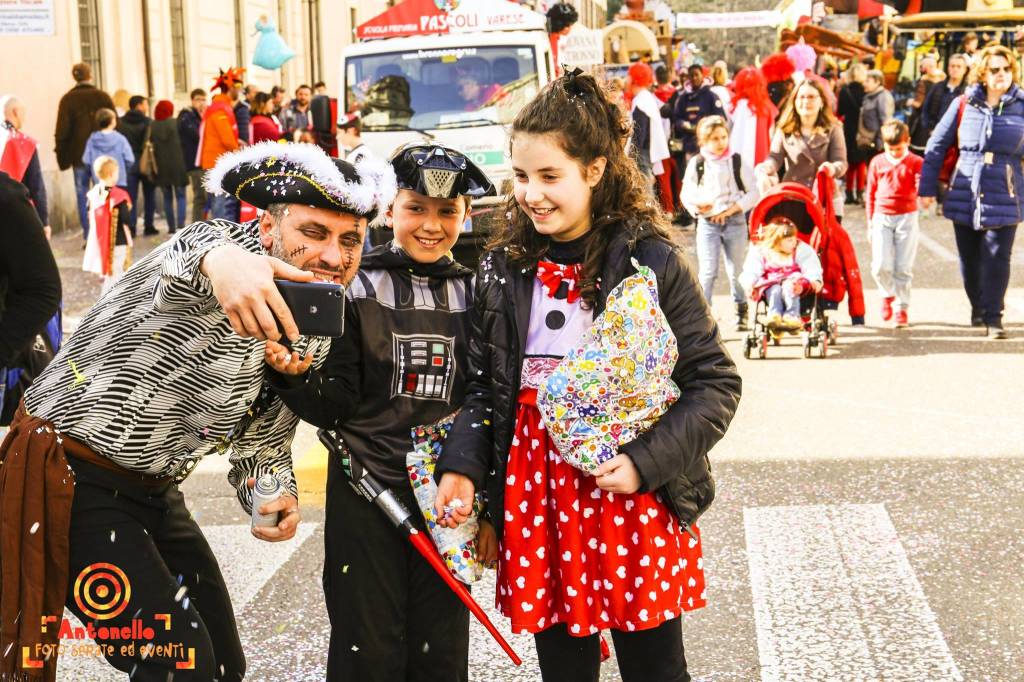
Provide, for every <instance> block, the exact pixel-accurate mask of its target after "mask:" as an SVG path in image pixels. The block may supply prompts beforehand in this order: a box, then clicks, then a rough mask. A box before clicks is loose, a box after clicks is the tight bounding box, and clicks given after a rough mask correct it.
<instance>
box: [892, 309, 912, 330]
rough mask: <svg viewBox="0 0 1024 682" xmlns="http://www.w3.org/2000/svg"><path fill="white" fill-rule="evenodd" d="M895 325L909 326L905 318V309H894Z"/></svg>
mask: <svg viewBox="0 0 1024 682" xmlns="http://www.w3.org/2000/svg"><path fill="white" fill-rule="evenodd" d="M895 326H896V327H909V326H910V322H909V321H908V320H907V311H906V310H897V311H896V325H895Z"/></svg>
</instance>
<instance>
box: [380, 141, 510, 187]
mask: <svg viewBox="0 0 1024 682" xmlns="http://www.w3.org/2000/svg"><path fill="white" fill-rule="evenodd" d="M390 161H391V166H392V167H393V168H394V169H395V176H396V177H397V178H398V188H399V189H411V190H412V191H413V192H417V193H419V194H423V195H426V196H428V197H433V198H435V199H454V198H455V197H458V196H463V195H464V196H468V197H472V198H473V199H478V198H480V197H484V196H493V195H495V194H496V193H497V192H496V191H495V189H494V185H492V184H491V181H490V180H488V179H487V176H486V175H485V174H484V172H483V171H482V170H480V168H479V166H477V165H476V164H475V163H473V162H472V161H470V160H469V159H468V158H466V156H465V155H464V154H462V153H461V152H457V151H455V150H454V149H451V148H449V147H442V146H441V145H437V144H424V143H422V142H410V143H409V144H407V145H405V146H403V147H399V148H398V150H397V151H395V153H394V154H392V155H391V159H390Z"/></svg>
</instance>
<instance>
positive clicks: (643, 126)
mask: <svg viewBox="0 0 1024 682" xmlns="http://www.w3.org/2000/svg"><path fill="white" fill-rule="evenodd" d="M653 84H654V72H653V71H652V70H651V66H650V64H645V63H644V62H636V63H635V64H633V65H632V66H631V67H629V90H630V92H631V93H632V96H633V97H632V105H631V108H630V116H631V117H632V119H633V136H632V142H633V148H634V150H635V151H634V155H635V158H636V160H637V165H639V166H640V170H641V171H643V172H644V173H645V174H646V175H648V176H650V177H651V178H652V180H653V179H654V178H656V177H657V176H659V175H664V174H665V166H664V164H663V163H662V162H663V161H664V160H665V159H667V158H668V157H669V151H668V133H667V130H666V128H667V126H666V124H665V122H664V119H663V118H662V117H661V102H659V101H658V98H657V97H655V96H654V93H653V92H651V86H652V85H653Z"/></svg>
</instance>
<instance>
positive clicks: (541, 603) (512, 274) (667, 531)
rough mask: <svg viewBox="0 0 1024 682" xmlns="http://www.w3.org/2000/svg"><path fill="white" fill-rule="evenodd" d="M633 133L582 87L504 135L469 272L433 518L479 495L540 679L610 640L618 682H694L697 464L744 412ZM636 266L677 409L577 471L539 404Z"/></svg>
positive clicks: (574, 84)
mask: <svg viewBox="0 0 1024 682" xmlns="http://www.w3.org/2000/svg"><path fill="white" fill-rule="evenodd" d="M629 135H630V127H629V123H628V119H626V117H625V116H624V115H623V113H622V110H621V109H620V108H619V107H618V106H617V105H615V104H614V103H613V102H612V101H611V100H610V99H609V98H608V97H607V95H606V94H605V92H604V91H602V90H601V88H600V87H599V86H598V84H597V83H596V82H595V81H594V79H593V78H592V77H590V76H585V75H580V74H579V73H578V72H574V73H572V74H568V75H567V76H565V77H562V78H560V79H558V80H556V81H555V82H554V83H552V84H551V85H549V86H548V87H547V88H545V89H544V90H543V91H542V92H541V93H540V95H538V96H537V97H536V98H535V99H534V100H533V101H532V102H531V103H530V104H528V105H527V106H526V107H525V108H524V109H523V110H522V111H520V113H519V114H518V116H517V117H516V119H515V121H514V122H513V124H512V135H511V143H510V145H511V156H512V166H513V170H514V173H515V179H514V191H513V193H512V196H510V197H509V200H508V204H507V206H506V210H507V213H506V220H505V224H504V226H503V229H502V230H501V231H500V233H499V234H498V235H497V237H496V239H495V241H494V243H493V244H492V245H491V249H490V250H489V251H488V253H487V254H486V255H485V256H484V258H483V260H482V262H481V264H480V269H479V271H478V272H477V280H476V281H477V290H476V292H475V295H474V314H473V318H472V330H471V332H470V345H469V362H470V365H471V366H472V371H471V372H470V380H469V384H468V385H467V392H466V401H465V404H464V406H463V409H462V411H461V413H460V414H459V417H458V418H457V420H456V422H455V424H454V425H453V427H452V430H451V433H450V434H449V436H448V440H447V442H446V443H445V448H444V452H443V454H442V456H441V458H440V461H439V463H438V470H437V471H438V475H439V476H440V483H439V490H438V508H439V509H443V506H444V505H445V504H450V501H451V500H452V499H457V500H469V499H472V498H473V495H474V493H475V492H476V491H477V490H480V489H481V488H482V487H484V486H486V492H487V500H488V514H489V515H490V517H491V519H492V520H493V521H494V525H495V528H496V530H497V532H498V535H499V538H500V540H499V551H498V595H497V602H498V607H499V609H500V610H501V612H502V613H504V614H505V615H506V616H507V617H509V618H510V619H511V621H512V630H513V631H514V632H530V633H533V635H534V638H535V642H536V646H537V653H538V658H539V662H540V668H541V674H542V677H543V679H544V680H549V681H550V680H558V681H559V682H563V681H570V682H575V681H577V680H578V681H580V682H584V681H586V682H591V681H594V682H596V680H597V679H598V677H599V672H600V661H601V640H600V635H599V634H598V633H599V631H600V630H604V629H609V630H611V634H612V639H613V641H614V643H615V649H616V656H617V660H618V664H619V671H620V673H621V679H623V680H625V681H626V682H633V681H640V680H643V681H644V682H648V681H651V680H653V681H663V682H669V681H671V682H681V681H684V680H689V679H690V676H689V675H688V674H687V672H686V659H685V656H684V652H683V645H682V641H683V640H682V626H681V621H680V616H681V614H682V612H683V611H686V610H690V609H696V608H700V607H701V606H704V604H705V601H704V577H703V568H702V565H703V562H702V560H701V546H700V542H699V537H700V536H699V531H697V529H696V527H695V526H693V523H694V522H695V521H696V520H697V517H698V516H699V515H700V514H701V513H702V512H703V511H704V510H705V509H706V508H707V507H708V505H709V504H710V503H711V500H712V498H713V497H714V483H713V481H712V479H711V474H710V468H709V464H708V459H707V453H708V450H710V448H711V447H712V446H713V445H714V444H715V443H716V442H717V441H718V439H720V438H721V437H722V435H723V434H724V433H725V430H726V428H727V427H728V425H729V422H730V421H731V419H732V416H733V414H734V412H735V410H736V405H737V403H738V400H739V393H740V379H739V376H738V374H737V373H736V367H735V365H734V364H733V362H732V360H731V359H730V358H729V355H728V353H727V352H726V351H725V348H724V347H723V345H722V342H721V339H720V338H719V335H718V329H717V326H716V325H715V321H714V318H713V317H712V316H711V314H710V311H709V310H708V306H707V303H706V302H705V300H704V296H703V294H702V293H701V290H700V287H699V285H698V283H697V280H696V278H695V277H694V274H693V272H692V271H691V269H690V267H689V265H688V264H687V259H686V257H685V256H684V253H683V251H682V249H681V248H679V247H678V246H676V245H674V244H673V243H672V242H671V241H670V240H669V238H668V236H667V231H666V227H667V226H666V224H665V219H664V218H663V217H662V214H661V211H660V209H659V207H658V205H657V203H656V201H655V198H654V196H653V195H652V193H651V188H650V184H649V183H648V182H647V181H646V179H645V178H644V176H643V175H641V173H640V171H639V170H638V168H637V165H636V162H635V161H634V160H633V159H631V158H630V157H629V156H628V155H627V153H626V141H627V139H628V138H629ZM635 264H639V265H641V266H645V267H647V268H650V269H651V271H653V273H654V274H655V276H656V278H657V285H658V286H657V288H658V294H659V302H660V307H661V310H662V312H663V313H664V315H665V318H666V321H667V323H668V325H669V326H670V327H671V330H672V332H673V334H674V335H675V338H676V340H677V344H678V349H679V358H678V361H677V362H676V364H675V366H674V370H673V373H672V379H673V381H674V382H675V383H676V385H677V386H678V387H679V388H680V389H681V397H680V398H679V400H678V401H677V402H675V403H674V404H673V405H672V406H671V407H670V408H669V409H668V411H667V412H666V413H665V414H664V415H663V416H662V417H661V418H660V420H659V421H658V422H657V423H656V424H655V425H654V426H653V427H652V428H651V429H650V430H648V431H646V432H644V433H643V434H641V435H640V436H639V437H638V438H637V439H636V440H633V441H631V442H627V443H620V444H619V448H618V454H617V455H616V456H614V457H613V458H612V459H610V460H608V461H607V462H605V463H604V464H602V465H601V466H600V467H599V468H597V469H596V471H594V472H593V473H592V474H590V473H585V472H583V471H582V470H580V469H576V468H574V467H572V466H571V465H570V464H568V463H567V462H565V461H564V460H563V459H562V456H561V454H560V453H559V450H558V447H557V446H556V445H555V443H554V442H553V441H552V440H551V439H550V438H549V435H548V432H547V431H546V430H545V427H544V426H543V422H542V419H541V415H540V411H539V410H538V408H537V404H536V403H537V393H538V388H539V387H540V386H541V385H542V384H543V382H544V381H545V380H546V379H547V377H548V376H549V375H550V374H551V373H552V371H554V369H555V368H556V367H557V366H558V365H559V363H560V361H561V360H562V358H563V357H564V356H565V355H566V353H567V352H568V351H569V350H570V349H571V348H573V347H574V346H575V345H577V344H578V343H579V341H580V338H581V336H582V335H583V334H584V332H585V331H586V330H587V329H589V328H590V327H591V325H593V324H594V318H595V315H600V314H602V312H603V310H604V306H605V301H606V297H607V295H608V293H609V292H610V291H612V290H613V289H614V288H615V287H616V286H617V285H618V284H619V283H620V282H621V281H622V280H623V279H625V278H626V277H629V276H631V275H633V274H634V273H635V272H636V267H635ZM461 520H462V519H461V517H460V515H459V514H454V515H453V518H452V519H451V521H449V522H448V523H450V524H452V525H454V524H456V523H458V522H460V521H461Z"/></svg>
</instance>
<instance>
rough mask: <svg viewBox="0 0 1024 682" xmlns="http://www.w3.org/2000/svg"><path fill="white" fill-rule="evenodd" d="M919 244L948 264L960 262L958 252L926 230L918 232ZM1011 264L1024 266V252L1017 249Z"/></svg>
mask: <svg viewBox="0 0 1024 682" xmlns="http://www.w3.org/2000/svg"><path fill="white" fill-rule="evenodd" d="M918 242H919V243H920V244H921V246H923V247H925V248H926V249H928V250H929V251H931V252H932V253H933V254H935V255H936V256H938V257H939V259H940V260H943V261H945V262H947V263H959V262H960V256H959V255H958V254H957V253H956V251H953V250H951V249H949V248H947V247H946V246H944V245H943V244H942V243H940V242H939V241H937V240H936V239H934V238H932V237H929V236H928V235H927V234H925V232H924V230H922V231H920V232H918ZM1010 263H1011V264H1012V265H1024V252H1022V251H1021V250H1020V249H1016V252H1015V253H1014V254H1013V255H1012V256H1011V257H1010Z"/></svg>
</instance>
